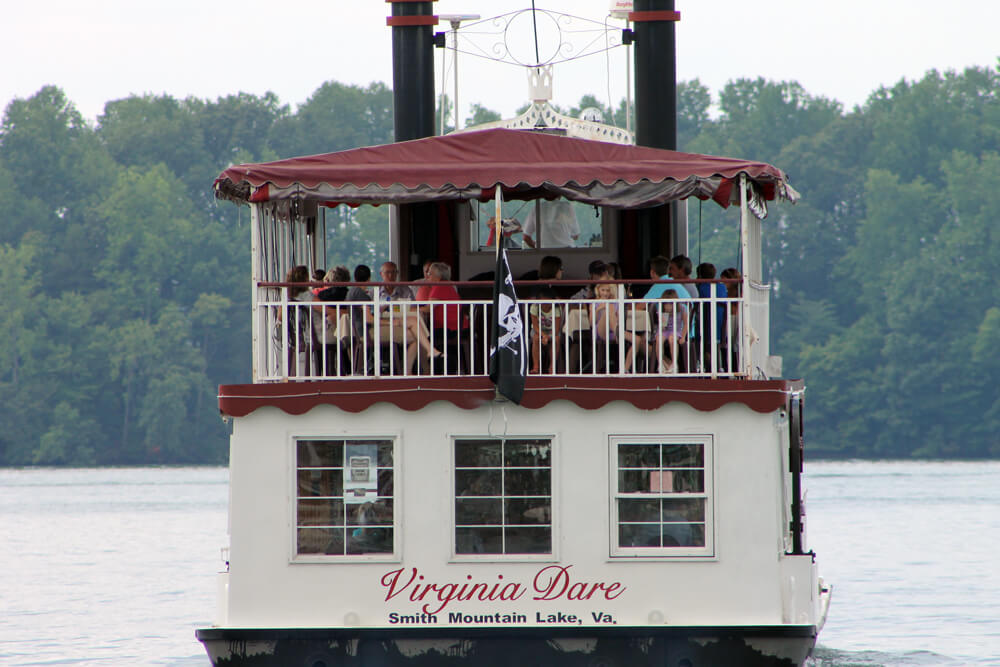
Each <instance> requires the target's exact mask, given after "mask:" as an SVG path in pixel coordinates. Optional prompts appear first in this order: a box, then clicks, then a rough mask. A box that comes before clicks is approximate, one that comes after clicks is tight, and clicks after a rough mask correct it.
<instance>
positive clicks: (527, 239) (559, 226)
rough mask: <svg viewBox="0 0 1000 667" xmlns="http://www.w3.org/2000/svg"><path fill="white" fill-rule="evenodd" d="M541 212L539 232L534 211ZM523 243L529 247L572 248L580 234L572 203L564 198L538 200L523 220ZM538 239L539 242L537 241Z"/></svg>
mask: <svg viewBox="0 0 1000 667" xmlns="http://www.w3.org/2000/svg"><path fill="white" fill-rule="evenodd" d="M538 211H540V212H541V219H542V228H541V233H540V234H539V230H538V221H537V219H536V212H538ZM523 232H524V243H525V245H527V246H528V247H529V248H572V247H573V246H575V245H576V240H577V238H579V236H580V224H579V223H578V222H577V221H576V213H575V212H574V211H573V204H572V203H570V202H569V201H567V200H565V199H557V200H555V201H545V200H540V201H538V202H536V205H535V206H534V207H533V208H532V209H531V212H530V213H528V217H527V219H526V220H525V221H524V227H523ZM539 240H540V241H541V243H539Z"/></svg>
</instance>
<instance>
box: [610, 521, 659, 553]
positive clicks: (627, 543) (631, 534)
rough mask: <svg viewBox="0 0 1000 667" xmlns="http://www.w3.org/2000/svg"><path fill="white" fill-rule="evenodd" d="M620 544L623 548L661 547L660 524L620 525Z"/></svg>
mask: <svg viewBox="0 0 1000 667" xmlns="http://www.w3.org/2000/svg"><path fill="white" fill-rule="evenodd" d="M618 544H619V545H620V546H623V547H659V546H660V524H658V523H621V524H618Z"/></svg>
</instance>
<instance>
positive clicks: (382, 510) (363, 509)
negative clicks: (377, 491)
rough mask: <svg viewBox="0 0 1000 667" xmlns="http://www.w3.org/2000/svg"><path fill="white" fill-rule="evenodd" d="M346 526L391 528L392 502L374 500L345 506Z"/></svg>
mask: <svg viewBox="0 0 1000 667" xmlns="http://www.w3.org/2000/svg"><path fill="white" fill-rule="evenodd" d="M347 525H348V526H391V525H392V501H391V500H376V501H369V502H367V503H359V504H348V505H347Z"/></svg>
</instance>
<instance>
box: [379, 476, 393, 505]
mask: <svg viewBox="0 0 1000 667" xmlns="http://www.w3.org/2000/svg"><path fill="white" fill-rule="evenodd" d="M378 495H380V496H385V497H387V498H391V497H392V496H393V488H392V471H391V470H379V471H378Z"/></svg>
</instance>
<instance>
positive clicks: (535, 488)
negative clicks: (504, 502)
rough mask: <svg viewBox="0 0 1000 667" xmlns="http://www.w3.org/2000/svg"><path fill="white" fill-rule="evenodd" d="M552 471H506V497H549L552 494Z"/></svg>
mask: <svg viewBox="0 0 1000 667" xmlns="http://www.w3.org/2000/svg"><path fill="white" fill-rule="evenodd" d="M549 473H550V471H549V470H548V469H547V468H546V469H544V470H506V471H504V495H507V496H547V495H549V493H550V484H549V478H550V474H549Z"/></svg>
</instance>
